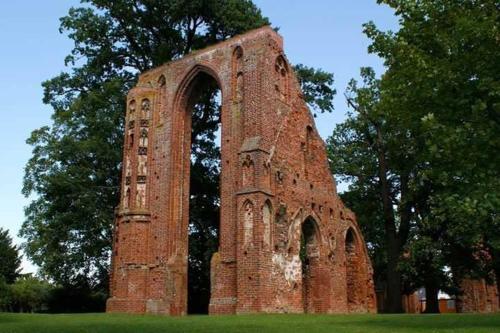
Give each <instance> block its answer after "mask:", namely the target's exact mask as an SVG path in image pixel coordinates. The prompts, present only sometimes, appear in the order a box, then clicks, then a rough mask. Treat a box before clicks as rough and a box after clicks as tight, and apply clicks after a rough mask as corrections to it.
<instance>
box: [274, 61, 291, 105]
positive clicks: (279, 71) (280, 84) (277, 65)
mask: <svg viewBox="0 0 500 333" xmlns="http://www.w3.org/2000/svg"><path fill="white" fill-rule="evenodd" d="M274 71H275V75H276V83H275V89H276V91H277V92H278V96H279V98H280V99H281V100H282V101H283V102H285V103H287V102H288V98H289V94H290V93H289V90H290V84H289V68H288V63H287V61H286V59H285V57H284V56H283V55H279V56H278V57H276V60H275V62H274Z"/></svg>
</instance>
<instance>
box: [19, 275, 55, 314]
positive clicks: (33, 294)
mask: <svg viewBox="0 0 500 333" xmlns="http://www.w3.org/2000/svg"><path fill="white" fill-rule="evenodd" d="M51 288H52V286H51V285H50V284H49V283H48V282H46V281H43V280H40V279H38V278H36V277H33V276H31V275H26V276H23V277H21V278H19V279H17V281H16V282H15V283H14V284H12V286H11V293H12V303H13V308H14V309H17V310H18V311H19V312H39V311H41V310H42V308H43V306H45V305H46V303H47V300H48V298H49V295H50V291H51Z"/></svg>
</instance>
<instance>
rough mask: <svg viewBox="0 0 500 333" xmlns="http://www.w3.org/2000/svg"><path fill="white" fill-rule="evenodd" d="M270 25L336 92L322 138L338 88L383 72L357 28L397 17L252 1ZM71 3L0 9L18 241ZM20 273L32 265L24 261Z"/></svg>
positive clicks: (3, 209) (339, 106) (4, 146)
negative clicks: (32, 139)
mask: <svg viewBox="0 0 500 333" xmlns="http://www.w3.org/2000/svg"><path fill="white" fill-rule="evenodd" d="M254 2H255V3H256V4H257V5H258V6H259V7H260V8H261V9H262V12H263V14H264V15H265V16H267V17H269V18H270V20H271V22H272V24H273V26H278V27H279V28H280V33H281V35H282V36H283V37H284V40H285V52H286V54H287V57H288V59H289V61H290V62H292V63H294V64H297V63H303V64H305V65H308V66H313V67H319V68H322V69H324V70H326V71H329V72H333V73H334V74H335V88H336V89H337V91H338V94H337V97H336V99H335V111H334V113H333V114H327V115H320V116H319V117H318V118H317V119H316V125H317V127H318V130H319V132H320V134H321V136H322V137H323V138H325V139H326V138H327V137H328V136H329V135H330V134H331V132H332V130H333V128H334V126H335V124H336V123H338V122H341V121H342V120H343V119H344V118H345V113H346V110H347V108H346V105H345V101H344V99H343V95H342V94H343V92H344V90H345V87H346V85H347V82H348V81H349V80H350V79H351V78H352V77H357V76H358V74H359V68H360V67H361V66H372V67H374V68H375V69H376V71H377V73H379V74H380V73H382V72H383V66H382V62H381V61H380V59H378V58H377V57H376V56H374V55H369V54H368V53H367V47H368V44H369V40H368V39H367V38H366V37H365V36H364V35H363V34H362V27H361V25H362V24H363V23H365V22H367V21H369V20H373V21H374V22H375V23H376V24H377V25H378V26H379V28H381V29H384V30H386V29H392V30H396V29H397V19H396V18H395V17H394V16H393V12H392V11H391V10H390V9H389V8H388V7H386V6H380V5H377V4H376V1H375V0H310V1H299V0H255V1H254ZM76 5H78V1H73V0H66V1H62V0H52V1H38V0H30V1H28V0H25V1H6V2H4V3H2V6H1V10H0V45H1V52H0V73H1V79H0V101H1V104H0V115H1V116H2V119H3V124H4V126H3V129H2V130H1V131H0V151H1V152H2V156H3V158H2V160H1V163H0V174H1V175H2V176H3V177H2V183H1V185H0V228H4V229H8V230H10V234H11V235H12V236H13V237H14V240H15V242H16V244H20V243H21V242H22V240H21V239H20V238H18V237H17V233H18V231H19V228H20V227H21V224H22V222H23V220H24V210H23V209H24V206H26V205H27V204H28V202H29V200H28V199H26V198H24V197H23V195H22V194H21V187H22V178H23V172H24V171H23V170H24V165H25V164H26V162H27V161H28V159H29V157H30V155H31V147H29V146H28V145H26V143H25V141H26V139H27V138H28V137H29V135H30V132H31V131H32V130H34V129H36V128H38V127H40V126H44V125H49V124H50V115H51V109H50V107H48V106H47V105H44V104H43V103H42V94H43V91H42V88H41V82H43V81H44V80H47V79H49V78H51V77H53V76H55V75H56V74H58V73H59V72H61V71H64V70H66V69H65V67H64V57H65V56H66V55H67V54H68V53H69V52H70V50H71V47H72V42H71V41H70V40H69V39H68V38H67V37H66V36H64V35H61V34H60V33H59V31H58V29H59V18H60V17H61V16H64V15H65V14H66V13H67V12H68V9H69V8H70V7H71V6H76ZM23 269H24V271H25V272H30V271H34V270H35V269H36V268H35V267H34V266H33V265H31V264H30V263H29V262H28V261H27V260H24V261H23Z"/></svg>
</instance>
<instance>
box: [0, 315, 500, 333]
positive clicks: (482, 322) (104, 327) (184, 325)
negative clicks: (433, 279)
mask: <svg viewBox="0 0 500 333" xmlns="http://www.w3.org/2000/svg"><path fill="white" fill-rule="evenodd" d="M24 332H27V333H101V332H106V333H108V332H109V333H115V332H116V333H129V332H130V333H131V332H134V333H136V332H137V333H150V332H151V333H153V332H154V333H162V332H169V333H176V332H203V333H211V332H217V333H226V332H238V333H246V332H256V333H257V332H258V333H264V332H284V333H295V332H306V333H312V332H335V333H343V332H346V333H371V332H377V333H378V332H380V333H382V332H384V333H387V332H402V333H405V332H433V333H437V332H456V333H462V332H467V333H468V332H477V333H488V332H500V315H452V314H448V315H350V316H342V315H247V316H218V317H209V316H188V317H175V318H172V317H158V316H132V315H108V314H70V315H42V314H7V313H0V333H24Z"/></svg>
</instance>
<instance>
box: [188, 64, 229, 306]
mask: <svg viewBox="0 0 500 333" xmlns="http://www.w3.org/2000/svg"><path fill="white" fill-rule="evenodd" d="M185 98H186V99H185V105H186V112H187V114H186V121H187V124H190V125H191V132H190V135H191V138H190V139H191V156H190V170H189V175H190V176H189V179H190V183H189V226H188V313H198V314H201V313H208V306H209V303H210V291H211V287H210V284H211V281H210V277H211V275H210V261H211V259H212V256H213V255H214V253H215V252H217V250H218V247H219V223H220V186H219V184H220V182H219V179H220V171H221V166H220V151H221V147H220V146H221V142H220V126H221V121H220V117H221V107H222V104H221V90H220V87H219V85H218V83H217V80H216V79H215V78H214V77H212V76H211V75H210V74H207V73H206V72H204V71H200V72H199V73H198V74H196V76H195V77H194V78H193V80H192V81H191V83H190V85H189V86H188V88H187V96H185Z"/></svg>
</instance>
